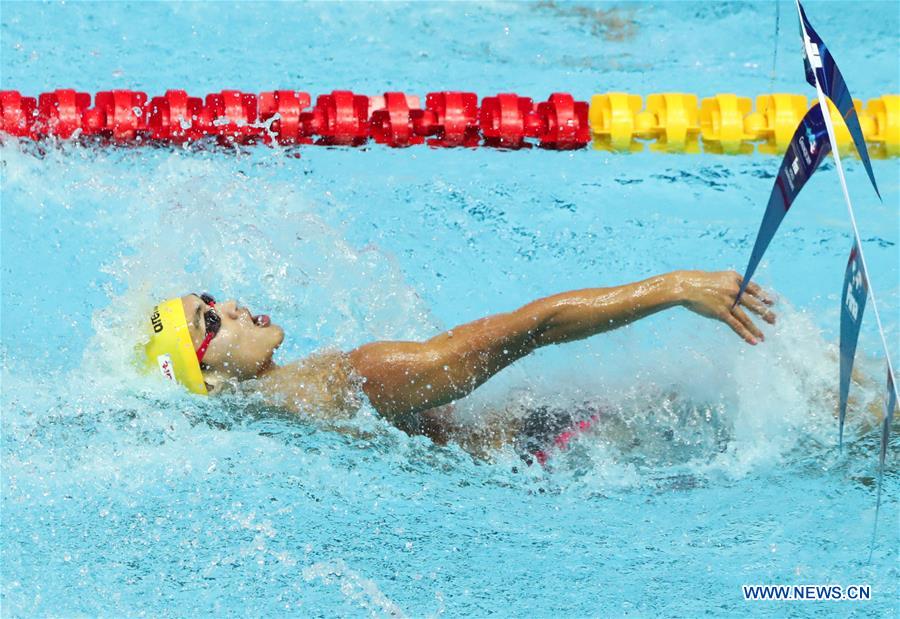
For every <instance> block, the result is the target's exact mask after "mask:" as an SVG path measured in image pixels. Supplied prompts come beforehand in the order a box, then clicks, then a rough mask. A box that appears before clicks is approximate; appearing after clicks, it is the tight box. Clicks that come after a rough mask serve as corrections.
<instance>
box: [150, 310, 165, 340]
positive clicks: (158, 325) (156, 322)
mask: <svg viewBox="0 0 900 619" xmlns="http://www.w3.org/2000/svg"><path fill="white" fill-rule="evenodd" d="M150 324H152V325H153V332H154V333H162V330H163V323H162V320H160V319H159V306H156V305H154V306H153V313H152V314H150Z"/></svg>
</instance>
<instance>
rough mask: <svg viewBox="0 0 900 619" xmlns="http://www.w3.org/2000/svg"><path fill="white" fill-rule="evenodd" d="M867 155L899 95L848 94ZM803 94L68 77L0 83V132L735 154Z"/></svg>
mask: <svg viewBox="0 0 900 619" xmlns="http://www.w3.org/2000/svg"><path fill="white" fill-rule="evenodd" d="M854 104H855V108H856V111H857V114H858V115H859V119H860V126H861V127H862V130H863V134H864V136H865V138H866V141H867V142H869V144H870V148H871V151H870V152H871V153H872V155H873V156H874V157H879V156H881V157H884V156H898V155H900V96H898V95H884V96H882V97H879V98H877V99H872V100H870V101H869V102H868V106H867V107H865V108H864V107H863V104H862V102H861V101H854ZM808 106H809V101H808V100H807V99H806V97H804V96H802V95H792V94H767V95H760V96H758V97H757V98H756V105H755V110H754V109H753V105H752V103H751V100H750V99H749V98H747V97H738V96H736V95H733V94H718V95H715V96H714V97H708V98H705V99H702V100H699V101H698V97H697V96H696V95H692V94H685V93H662V94H651V95H649V96H648V97H647V99H646V106H644V100H643V99H642V98H641V97H640V96H638V95H631V94H627V93H606V94H598V95H594V96H593V97H592V99H591V102H590V104H588V103H587V102H586V101H576V100H575V99H574V98H573V97H572V95H570V94H568V93H554V94H552V95H550V97H549V98H548V99H547V100H546V101H542V102H540V103H535V102H534V101H533V100H532V99H530V98H528V97H522V96H519V95H518V94H515V93H501V94H497V95H494V96H489V97H485V98H483V99H482V100H481V105H480V106H479V104H478V97H477V96H476V95H475V93H471V92H458V91H444V92H432V93H428V94H427V95H426V97H425V107H424V108H423V107H421V102H420V100H419V97H417V96H414V95H409V94H405V93H402V92H387V93H384V95H380V96H372V97H369V96H366V95H362V94H358V93H354V92H351V91H348V90H335V91H333V92H331V93H329V94H323V95H319V96H318V97H316V100H315V104H314V105H312V98H311V97H310V95H309V94H308V93H306V92H301V91H295V90H275V91H270V92H263V93H260V94H259V95H256V94H252V93H245V92H241V91H238V90H223V91H221V92H218V93H212V94H208V95H206V97H204V98H202V99H201V98H199V97H191V96H189V95H188V94H187V93H186V92H185V91H183V90H169V91H167V92H166V93H165V94H164V95H162V96H157V97H152V98H150V97H148V96H147V94H146V93H143V92H140V91H131V90H111V91H104V92H98V93H97V94H96V95H95V96H94V97H93V105H92V97H91V95H90V94H88V93H84V92H77V91H75V90H71V89H60V90H54V91H53V92H48V93H43V94H41V95H40V96H38V97H37V98H36V99H35V98H33V97H23V96H22V95H21V93H19V92H18V91H15V90H6V91H0V138H2V135H3V134H6V135H10V136H14V137H17V138H26V139H31V140H41V139H44V138H56V139H62V140H70V139H85V140H88V141H93V142H95V143H96V142H100V143H114V144H130V145H135V144H156V145H166V144H173V145H180V144H186V143H192V142H203V143H208V142H213V143H218V144H221V145H226V146H227V145H234V144H241V145H245V144H258V143H263V144H273V143H275V144H280V145H284V146H290V145H299V144H324V145H338V146H360V145H362V144H365V143H367V142H368V141H369V140H373V141H374V142H375V143H377V144H384V145H387V146H391V147H407V146H413V145H416V144H422V143H426V144H428V145H429V146H435V147H458V146H461V147H470V148H471V147H475V146H479V145H483V146H488V147H496V148H509V149H519V148H529V147H531V146H534V145H536V146H539V147H541V148H545V149H556V150H569V149H577V148H583V147H585V146H587V145H588V144H589V143H591V142H593V145H594V147H595V148H597V149H601V150H610V151H626V152H631V151H640V150H643V149H644V147H645V143H646V142H650V144H649V148H650V149H651V150H658V151H668V152H671V151H676V152H688V153H691V152H699V151H700V143H701V142H702V143H703V148H704V151H705V152H708V153H726V154H740V153H750V152H753V150H754V148H755V145H754V142H758V143H759V145H758V151H759V152H761V153H778V152H781V151H782V150H784V147H785V146H786V141H787V140H789V139H790V136H791V135H792V134H793V131H794V129H795V128H796V125H797V122H798V121H799V119H800V118H801V117H802V116H803V114H804V113H805V110H806V109H808ZM835 130H836V137H837V141H838V148H839V149H840V150H841V151H842V152H849V151H850V150H851V149H852V148H853V146H852V140H851V139H850V134H849V132H848V131H847V129H846V126H844V125H843V124H842V123H839V124H838V125H836V126H835Z"/></svg>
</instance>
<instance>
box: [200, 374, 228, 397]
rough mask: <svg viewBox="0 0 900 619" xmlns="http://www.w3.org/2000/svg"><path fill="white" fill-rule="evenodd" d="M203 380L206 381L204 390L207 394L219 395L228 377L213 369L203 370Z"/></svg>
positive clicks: (225, 385) (226, 383)
mask: <svg viewBox="0 0 900 619" xmlns="http://www.w3.org/2000/svg"><path fill="white" fill-rule="evenodd" d="M203 382H204V383H206V391H207V393H209V395H219V394H220V393H222V392H223V391H224V390H225V388H226V387H227V385H228V378H227V377H226V376H225V375H224V374H222V373H220V372H216V371H215V370H206V371H204V372H203Z"/></svg>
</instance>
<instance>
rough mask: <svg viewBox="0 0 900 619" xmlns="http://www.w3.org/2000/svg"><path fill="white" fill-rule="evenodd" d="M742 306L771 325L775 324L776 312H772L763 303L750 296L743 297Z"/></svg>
mask: <svg viewBox="0 0 900 619" xmlns="http://www.w3.org/2000/svg"><path fill="white" fill-rule="evenodd" d="M741 305H743V306H744V307H746V308H747V309H749V310H750V311H751V312H753V313H754V314H757V315H758V316H760V317H761V318H762V319H763V320H765V321H766V322H767V323H769V324H770V325H774V324H775V312H773V311H772V310H770V309H769V308H768V307H767V306H766V305H765V304H764V303H763V302H762V301H760V300H759V299H757V298H756V297H753V296H750V295H744V296H743V297H741Z"/></svg>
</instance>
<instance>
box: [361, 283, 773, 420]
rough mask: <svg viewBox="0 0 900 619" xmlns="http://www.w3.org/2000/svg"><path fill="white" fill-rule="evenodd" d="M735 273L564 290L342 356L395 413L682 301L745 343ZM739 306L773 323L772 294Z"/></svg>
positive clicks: (753, 330)
mask: <svg viewBox="0 0 900 619" xmlns="http://www.w3.org/2000/svg"><path fill="white" fill-rule="evenodd" d="M740 282H741V277H740V275H738V274H737V273H734V272H733V271H728V272H719V273H707V272H703V271H675V272H672V273H667V274H664V275H658V276H655V277H651V278H649V279H645V280H643V281H640V282H636V283H633V284H627V285H624V286H615V287H611V288H587V289H584V290H576V291H572V292H564V293H561V294H557V295H553V296H550V297H546V298H543V299H539V300H537V301H534V302H532V303H529V304H528V305H525V306H523V307H521V308H519V309H517V310H515V311H512V312H508V313H504V314H496V315H493V316H488V317H486V318H482V319H480V320H476V321H474V322H470V323H467V324H464V325H461V326H459V327H456V328H454V329H451V330H449V331H447V332H445V333H441V334H440V335H437V336H435V337H433V338H431V339H430V340H427V341H425V342H373V343H371V344H366V345H364V346H361V347H359V348H357V349H356V350H353V351H352V352H351V353H350V355H349V356H350V362H351V364H352V365H353V367H354V368H355V370H356V371H357V372H358V373H359V374H360V375H362V376H363V378H364V379H365V384H364V385H363V390H364V391H365V392H366V395H367V396H368V397H369V400H370V401H371V402H372V405H373V406H374V407H375V409H376V410H378V412H379V413H381V414H382V415H385V416H386V417H388V418H389V419H390V418H399V417H401V416H405V415H409V414H411V413H418V412H421V411H425V410H427V409H431V408H434V407H436V406H440V405H443V404H447V403H449V402H452V401H453V400H457V399H459V398H461V397H463V396H465V395H467V394H469V393H471V392H472V390H474V389H475V388H476V387H478V386H479V385H481V384H482V383H483V382H485V381H486V380H487V379H488V378H490V377H491V376H493V375H494V374H496V373H497V372H499V371H500V370H502V369H503V368H504V367H506V366H507V365H509V364H511V363H513V362H514V361H516V360H517V359H520V358H522V357H524V356H525V355H527V354H529V353H531V352H532V351H534V350H535V349H537V348H540V347H542V346H548V345H550V344H560V343H563V342H571V341H574V340H579V339H583V338H586V337H590V336H591V335H595V334H597V333H602V332H604V331H610V330H612V329H616V328H618V327H621V326H624V325H626V324H628V323H631V322H634V321H635V320H638V319H640V318H643V317H645V316H649V315H650V314H653V313H656V312H658V311H660V310H663V309H666V308H668V307H673V306H676V305H682V306H684V307H687V308H688V309H691V310H692V311H695V312H697V313H699V314H701V315H703V316H707V317H709V318H715V319H717V320H721V321H722V322H725V323H726V324H728V325H729V326H730V327H731V328H732V329H733V330H734V331H735V332H736V333H738V335H740V336H741V337H743V338H744V339H745V340H746V341H747V342H748V343H751V344H756V341H757V338H758V339H763V335H762V332H761V331H759V329H758V328H757V327H756V325H754V324H753V321H752V320H750V318H749V317H748V316H747V315H746V313H745V312H744V311H743V310H742V309H741V308H740V307H736V308H734V309H733V310H732V308H731V305H732V303H733V301H734V298H735V295H736V294H737V291H738V287H739V285H740ZM747 291H748V292H749V294H747V295H744V297H743V298H742V300H741V305H743V306H745V307H746V308H748V309H750V310H751V311H753V312H754V313H756V314H759V315H760V316H762V317H763V318H764V319H765V320H766V321H767V322H770V323H771V322H774V321H775V315H774V314H773V313H772V312H771V311H770V310H769V309H768V307H767V306H768V305H771V303H772V301H771V300H770V299H768V298H767V297H766V295H765V294H764V293H763V291H762V290H761V289H760V288H759V287H758V286H756V285H755V284H751V285H750V286H749V287H748V289H747Z"/></svg>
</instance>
